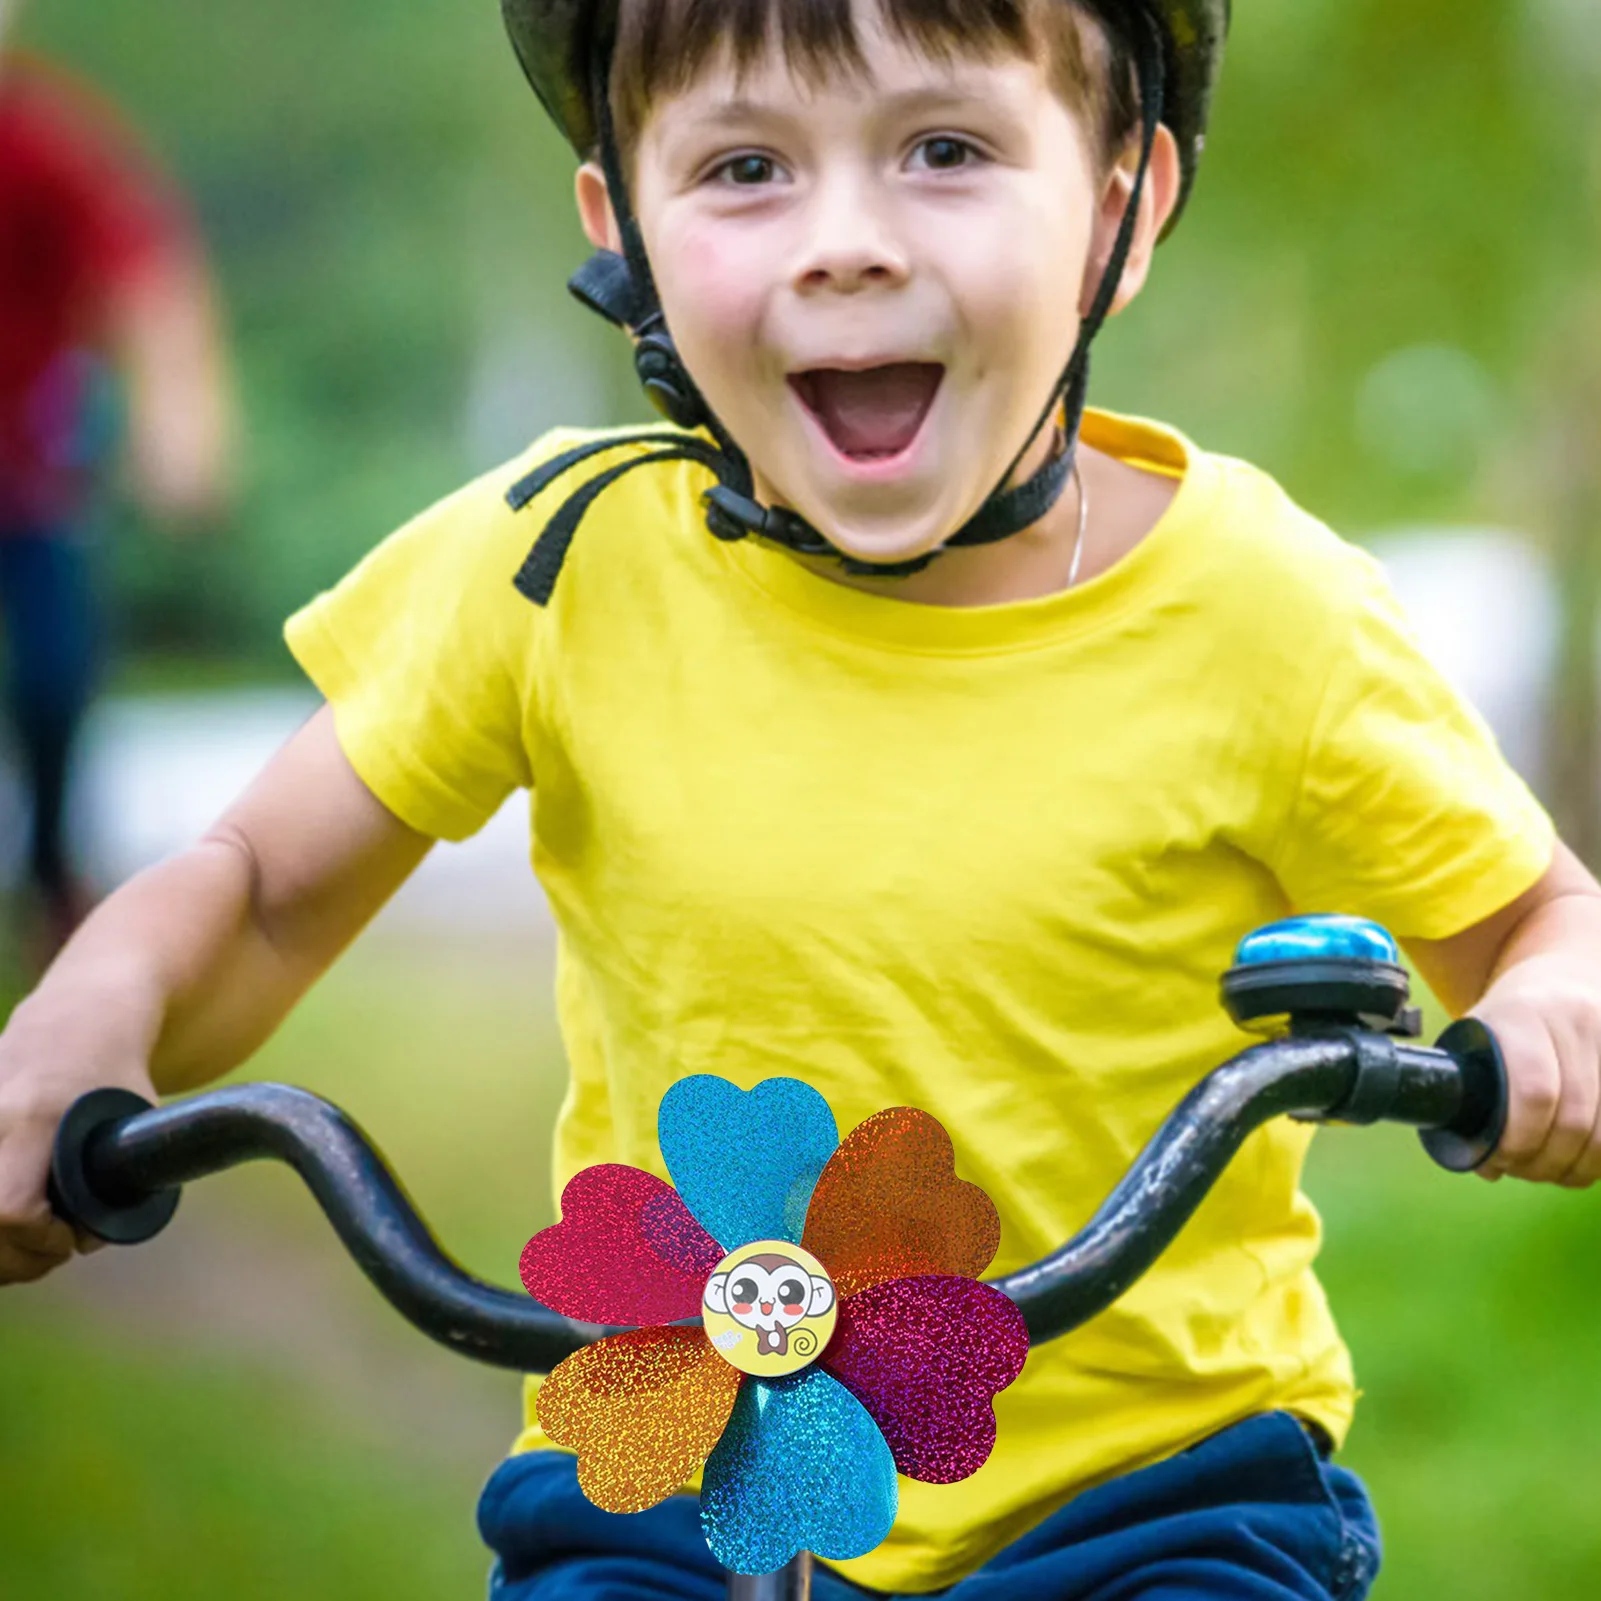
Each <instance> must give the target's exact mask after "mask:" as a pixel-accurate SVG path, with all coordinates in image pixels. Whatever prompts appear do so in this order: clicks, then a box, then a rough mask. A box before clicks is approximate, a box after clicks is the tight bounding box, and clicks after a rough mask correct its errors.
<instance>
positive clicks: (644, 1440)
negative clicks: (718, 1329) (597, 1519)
mask: <svg viewBox="0 0 1601 1601" xmlns="http://www.w3.org/2000/svg"><path fill="white" fill-rule="evenodd" d="M739 1384H740V1375H739V1373H738V1372H737V1370H735V1369H734V1368H732V1367H730V1366H729V1365H728V1363H726V1362H725V1361H723V1359H722V1358H721V1357H720V1356H719V1355H718V1354H717V1352H716V1351H714V1350H713V1349H712V1346H711V1344H710V1342H709V1341H708V1340H707V1338H706V1334H705V1331H704V1330H702V1329H698V1328H660V1329H631V1330H629V1332H628V1333H626V1334H613V1335H611V1336H610V1337H609V1338H607V1339H604V1340H597V1341H596V1342H595V1343H594V1344H593V1345H588V1346H585V1347H584V1349H583V1350H582V1351H575V1352H574V1353H573V1354H572V1355H571V1356H570V1357H568V1358H567V1359H566V1360H565V1361H563V1362H560V1363H558V1364H557V1366H556V1367H555V1369H554V1370H553V1371H552V1373H551V1375H550V1377H549V1378H548V1379H546V1380H545V1382H544V1384H542V1385H541V1386H540V1389H539V1399H538V1402H537V1403H536V1408H535V1410H536V1411H537V1413H538V1416H539V1424H540V1427H541V1428H542V1429H544V1431H545V1433H546V1434H548V1435H549V1436H550V1437H551V1439H553V1440H555V1441H556V1442H557V1444H559V1445H565V1446H569V1447H571V1449H573V1450H574V1451H576V1452H577V1453H578V1483H579V1485H580V1486H581V1487H582V1489H583V1492H584V1494H585V1495H587V1496H588V1497H589V1499H590V1500H591V1501H593V1502H594V1503H595V1505H596V1506H598V1507H599V1508H601V1510H602V1511H604V1512H643V1511H645V1509H646V1508H647V1507H653V1506H655V1505H656V1504H657V1503H658V1502H660V1501H665V1500H666V1499H667V1497H668V1496H670V1495H671V1494H672V1493H673V1491H674V1490H676V1489H678V1488H679V1487H680V1486H681V1485H682V1484H683V1483H684V1481H685V1480H686V1479H687V1478H689V1476H690V1475H691V1474H692V1473H693V1472H694V1471H695V1469H696V1468H698V1467H699V1466H700V1465H701V1463H703V1462H704V1461H705V1460H706V1458H707V1457H708V1456H709V1455H710V1454H711V1449H712V1447H713V1446H714V1445H716V1444H717V1442H718V1440H719V1439H720V1438H721V1437H722V1432H723V1428H724V1426H725V1425H726V1424H727V1422H728V1414H729V1413H730V1412H731V1411H732V1410H733V1406H734V1397H735V1395H737V1394H738V1392H739Z"/></svg>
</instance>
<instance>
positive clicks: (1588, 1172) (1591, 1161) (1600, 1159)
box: [1561, 1097, 1601, 1190]
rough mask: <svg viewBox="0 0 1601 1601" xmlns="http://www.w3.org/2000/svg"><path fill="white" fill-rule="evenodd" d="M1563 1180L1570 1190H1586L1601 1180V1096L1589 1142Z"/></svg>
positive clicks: (1597, 1104) (1563, 1176)
mask: <svg viewBox="0 0 1601 1601" xmlns="http://www.w3.org/2000/svg"><path fill="white" fill-rule="evenodd" d="M1561 1182H1562V1183H1563V1184H1565V1185H1566V1186H1567V1187H1568V1188H1569V1189H1570V1190H1585V1189H1588V1188H1589V1187H1590V1186H1591V1185H1592V1184H1595V1183H1597V1182H1601V1097H1598V1098H1597V1102H1596V1113H1595V1120H1594V1122H1592V1123H1591V1125H1590V1139H1589V1143H1588V1144H1586V1146H1585V1147H1584V1149H1583V1150H1582V1151H1580V1152H1579V1154H1578V1156H1577V1157H1576V1158H1575V1159H1574V1162H1573V1165H1572V1167H1570V1168H1569V1169H1568V1171H1567V1172H1566V1173H1564V1174H1563V1175H1562V1179H1561Z"/></svg>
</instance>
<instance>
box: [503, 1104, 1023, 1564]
mask: <svg viewBox="0 0 1601 1601" xmlns="http://www.w3.org/2000/svg"><path fill="white" fill-rule="evenodd" d="M658 1135H659V1138H660V1142H661V1152H662V1157H663V1159H664V1160H665V1162H666V1165H667V1171H668V1172H669V1173H670V1174H671V1175H672V1179H673V1184H674V1185H676V1188H674V1187H673V1186H672V1185H668V1184H666V1183H664V1182H663V1181H662V1180H661V1179H658V1178H656V1177H655V1176H654V1175H652V1174H650V1173H646V1172H642V1171H641V1170H640V1169H638V1168H633V1167H624V1166H621V1165H616V1164H607V1165H603V1166H598V1167H590V1168H585V1169H584V1170H583V1171H582V1172H580V1173H578V1174H577V1175H576V1176H575V1177H574V1178H573V1179H572V1181H571V1182H570V1183H569V1184H568V1185H567V1187H566V1189H565V1190H564V1191H563V1193H562V1200H561V1222H559V1223H558V1224H556V1225H555V1226H554V1227H553V1228H548V1229H545V1230H544V1231H543V1232H541V1233H539V1234H537V1235H535V1237H534V1238H533V1239H532V1240H530V1241H529V1242H528V1247H527V1249H526V1250H525V1251H524V1252H523V1257H522V1278H523V1283H524V1284H525V1285H526V1286H527V1289H528V1291H529V1293H530V1294H531V1295H533V1296H534V1297H535V1298H536V1299H537V1300H539V1301H541V1302H543V1303H544V1304H545V1305H546V1306H548V1307H551V1308H552V1309H554V1310H555V1311H558V1312H561V1313H563V1314H564V1315H566V1316H568V1317H574V1318H581V1319H584V1320H586V1321H592V1322H598V1323H607V1324H613V1325H623V1326H625V1327H626V1330H627V1332H625V1333H621V1334H614V1335H611V1336H608V1337H607V1338H605V1339H602V1340H599V1341H597V1342H596V1343H595V1344H593V1345H590V1346H588V1347H586V1348H585V1349H583V1350H581V1351H579V1352H577V1353H575V1354H574V1355H572V1356H570V1357H568V1358H567V1359H566V1361H564V1362H562V1363H561V1364H560V1365H559V1366H558V1367H557V1368H556V1369H555V1371H554V1372H552V1373H551V1375H550V1377H549V1378H548V1379H547V1380H546V1381H545V1383H544V1385H543V1387H542V1388H541V1390H540V1392H539V1398H538V1403H537V1408H538V1416H539V1422H540V1425H541V1427H542V1428H543V1429H544V1431H545V1433H546V1435H548V1436H549V1438H550V1439H552V1440H553V1441H555V1442H557V1443H558V1444H561V1445H565V1446H567V1447H569V1448H570V1449H572V1450H574V1451H575V1452H577V1454H578V1479H579V1483H580V1485H581V1486H582V1487H583V1490H584V1493H585V1494H586V1495H587V1496H588V1497H589V1499H590V1500H591V1501H593V1502H594V1503H595V1504H596V1505H597V1506H599V1507H603V1508H604V1509H606V1510H607V1511H610V1512H639V1511H644V1510H645V1509H646V1508H648V1507H652V1506H655V1505H656V1504H657V1503H658V1502H660V1501H662V1500H664V1499H665V1498H666V1497H667V1496H669V1495H671V1494H672V1493H673V1492H674V1491H675V1490H678V1489H679V1488H681V1487H682V1486H683V1485H684V1484H685V1482H686V1481H687V1480H688V1479H690V1478H691V1476H692V1475H693V1474H694V1472H695V1471H696V1469H697V1468H701V1466H702V1464H704V1472H703V1475H702V1486H701V1501H700V1509H701V1522H702V1526H703V1528H704V1530H705V1533H706V1539H707V1543H708V1545H709V1546H710V1547H711V1550H712V1553H713V1555H714V1556H715V1557H716V1558H717V1560H718V1561H719V1562H720V1563H721V1564H722V1565H723V1566H724V1567H725V1568H727V1569H729V1570H730V1571H732V1572H735V1573H746V1574H756V1573H770V1572H773V1571H776V1570H777V1569H778V1568H781V1567H782V1566H783V1565H784V1564H785V1563H786V1562H788V1561H789V1560H790V1559H791V1558H792V1557H794V1556H795V1555H797V1554H798V1553H799V1552H801V1551H803V1550H810V1551H814V1552H816V1553H817V1554H818V1555H819V1556H824V1557H829V1558H832V1559H834V1560H844V1559H846V1558H849V1557H854V1556H861V1555H863V1554H864V1553H866V1552H867V1551H870V1550H872V1549H873V1547H874V1546H876V1545H877V1544H878V1543H879V1542H880V1541H881V1540H883V1539H884V1537H885V1536H886V1535H887V1534H888V1533H889V1529H890V1525H891V1524H892V1523H893V1522H894V1519H895V1509H896V1503H897V1497H898V1491H897V1481H896V1471H897V1470H899V1472H901V1473H903V1474H905V1475H906V1476H907V1477H908V1478H913V1479H921V1480H925V1481H927V1482H930V1483H935V1484H948V1483H954V1482H955V1481H957V1480H960V1479H964V1478H966V1477H967V1476H968V1475H969V1474H972V1473H974V1472H976V1471H977V1470H978V1468H980V1467H981V1466H982V1465H983V1463H984V1461H985V1460H986V1458H987V1457H988V1456H989V1453H990V1451H991V1449H992V1447H993V1446H994V1443H995V1413H994V1405H993V1402H994V1397H995V1395H996V1394H997V1393H998V1392H999V1391H1001V1390H1003V1389H1005V1387H1006V1386H1007V1385H1008V1384H1010V1383H1011V1382H1012V1380H1013V1379H1015V1378H1016V1377H1017V1375H1018V1373H1019V1372H1020V1371H1021V1369H1022V1366H1023V1361H1024V1358H1025V1356H1026V1355H1027V1353H1028V1334H1027V1331H1026V1329H1025V1328H1024V1325H1023V1320H1022V1317H1021V1315H1020V1314H1019V1313H1018V1310H1017V1308H1016V1307H1015V1306H1013V1304H1012V1303H1011V1302H1010V1301H1009V1300H1007V1299H1006V1297H1005V1296H1003V1295H1002V1294H1001V1293H1000V1292H999V1291H997V1290H994V1289H992V1288H991V1287H990V1286H989V1285H986V1284H981V1283H979V1282H978V1275H979V1274H980V1273H981V1272H983V1270H984V1269H985V1268H986V1267H987V1266H988V1265H989V1263H990V1260H991V1258H992V1257H993V1256H994V1254H995V1249H996V1246H997V1244H998V1242H999V1237H1000V1222H999V1219H998V1217H997V1215H996V1212H995V1207H994V1205H993V1204H992V1203H991V1202H990V1199H989V1197H988V1196H986V1195H985V1194H984V1192H983V1191H982V1190H981V1189H979V1187H978V1186H977V1185H975V1184H969V1183H966V1182H964V1181H962V1180H960V1179H958V1178H957V1177H956V1171H955V1162H954V1153H953V1150H952V1146H951V1141H950V1138H949V1136H948V1135H947V1134H946V1132H945V1130H944V1129H943V1128H942V1127H941V1126H940V1124H939V1123H938V1122H937V1121H936V1120H935V1119H934V1118H932V1117H930V1116H929V1115H928V1114H927V1113H924V1112H920V1111H916V1110H914V1109H913V1108H910V1107H894V1108H892V1109H890V1110H888V1111H884V1112H879V1113H877V1114H876V1115H874V1116H872V1117H869V1118H868V1119H867V1120H866V1121H865V1122H863V1123H860V1124H858V1125H857V1127H856V1128H855V1129H853V1130H852V1131H851V1133H850V1134H849V1135H847V1136H846V1137H845V1139H844V1140H843V1141H842V1140H841V1139H840V1138H839V1133H838V1129H837V1127H836V1125H835V1122H834V1116H833V1113H832V1112H831V1111H830V1110H829V1108H828V1103H827V1102H826V1101H824V1099H823V1098H822V1096H821V1095H819V1094H818V1093H817V1092H816V1091H815V1090H813V1089H811V1088H810V1087H809V1086H807V1085H805V1084H803V1083H801V1082H799V1081H798V1080H796V1079H785V1078H778V1079H768V1080H766V1081H765V1082H764V1083H761V1084H758V1085H757V1086H756V1088H755V1089H754V1090H751V1091H749V1092H745V1091H742V1090H740V1089H738V1088H737V1087H736V1086H734V1085H732V1084H730V1083H727V1082H726V1081H725V1080H723V1079H720V1078H715V1077H712V1076H699V1077H695V1078H687V1079H684V1080H682V1081H680V1082H679V1083H677V1084H675V1085H674V1086H673V1087H672V1088H671V1089H670V1090H669V1091H668V1092H667V1094H666V1095H665V1096H664V1097H663V1099H662V1103H661V1109H660V1114H659V1118H658ZM697 1315H698V1316H699V1317H700V1319H701V1322H700V1323H699V1324H695V1323H691V1322H687V1321H686V1320H691V1319H694V1318H695V1317H696V1316H697Z"/></svg>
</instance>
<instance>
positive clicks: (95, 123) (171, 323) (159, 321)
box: [0, 0, 233, 957]
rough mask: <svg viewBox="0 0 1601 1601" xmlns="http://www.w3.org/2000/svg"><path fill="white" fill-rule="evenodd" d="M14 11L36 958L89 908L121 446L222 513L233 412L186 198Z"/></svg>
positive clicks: (2, 567)
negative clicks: (73, 809) (85, 793)
mask: <svg viewBox="0 0 1601 1601" xmlns="http://www.w3.org/2000/svg"><path fill="white" fill-rule="evenodd" d="M16 9H17V8H16V5H15V4H14V3H13V0H0V623H3V627H4V633H5V649H6V656H7V667H8V674H7V685H6V688H7V696H8V701H9V710H10V713H11V718H12V722H13V724H14V726H15V730H16V734H17V739H18V744H19V747H20V754H21V757H22V761H23V765H24V767H25V770H26V776H27V780H28V788H29V792H30V797H31V803H32V808H31V809H32V822H31V838H30V844H29V851H28V873H29V879H30V883H31V887H32V890H33V900H34V902H35V919H36V921H35V926H36V929H37V936H36V943H37V944H38V945H39V946H40V947H41V949H39V950H38V951H37V952H36V954H37V955H39V956H41V957H47V956H48V955H49V954H51V953H52V952H53V950H54V948H55V947H56V946H58V945H59V944H60V943H61V942H62V941H63V940H64V939H65V938H66V936H67V935H68V934H69V933H70V931H71V929H72V928H73V926H74V925H75V924H76V922H77V921H78V919H79V918H80V917H81V916H82V914H83V912H84V911H85V910H86V909H87V904H88V900H89V896H88V894H87V892H86V889H85V887H84V884H83V881H82V880H81V878H80V877H79V875H78V873H77V872H76V871H75V870H74V867H73V865H72V862H71V860H70V856H69V852H68V848H67V842H66V838H65V827H64V825H65V812H66V797H67V786H68V778H69V774H70V769H71V760H72V755H73V750H74V746H75V742H76V736H77V733H78V730H79V728H80V726H81V724H82V720H83V714H84V712H85V710H86V708H87V706H88V702H89V697H90V693H91V690H92V687H93V684H94V679H95V672H96V665H97V660H98V657H99V654H100V642H101V632H102V630H101V627H100V619H99V614H98V610H97V606H96V602H95V595H94V585H93V569H92V562H91V557H92V548H91V547H92V529H93V525H94V522H95V515H96V511H97V509H98V506H99V503H100V501H101V500H102V498H103V496H104V493H105V491H106V488H107V486H108V482H109V479H110V476H111V469H112V468H113V466H114V465H115V463H116V461H117V459H118V458H119V457H121V458H123V459H124V460H125V462H126V466H127V469H128V472H127V481H128V487H129V488H130V489H131V490H132V492H133V493H134V495H135V496H136V498H137V499H138V500H139V501H140V502H141V503H142V505H143V506H144V507H145V509H146V510H147V511H149V512H150V513H151V514H152V515H154V516H155V517H157V518H158V519H160V520H162V521H165V522H168V523H171V524H174V525H178V526H183V525H193V524H201V523H205V522H207V521H209V520H211V519H212V518H214V517H216V516H217V515H218V514H219V513H220V512H221V510H222V503H223V501H224V499H225V496H226V490H227V483H228V478H229V466H230V456H231V441H232V410H233V408H232V391H231V386H230V383H229V380H228V376H227V371H226V364H225V361H224V359H223V354H222V349H221V344H220V341H219V338H218V319H217V316H216V310H215V299H214V296H213V294H212V289H211V283H210V276H209V273H208V271H207V268H206V263H205V259H204V255H203V252H202V249H201V246H200V243H199V239H198V235H197V232H196V230H195V227H194V225H193V222H192V220H191V219H190V217H189V214H188V211H187V208H186V207H185V206H184V204H183V202H182V200H181V198H180V196H179V195H178V193H177V192H176V190H175V189H174V187H173V186H172V185H171V184H170V183H169V182H168V180H167V179H166V178H165V177H164V176H163V175H162V174H161V173H160V172H159V171H158V170H157V168H156V167H155V166H154V164H153V163H152V161H151V160H150V158H149V157H148V155H147V154H146V153H145V152H144V151H143V150H142V148H141V146H140V144H139V142H138V140H137V139H136V137H135V136H134V135H133V134H132V133H131V131H130V130H129V129H128V128H127V127H126V126H125V125H124V124H123V123H122V121H121V120H120V119H119V118H118V117H117V116H116V115H115V113H113V112H112V110H111V109H110V108H109V107H108V106H107V105H105V104H104V103H103V102H102V101H101V100H100V99H98V98H97V97H96V96H94V95H93V94H92V93H91V92H90V91H89V90H87V89H86V88H85V87H83V86H82V85H81V84H79V83H78V82H76V81H74V80H73V79H71V78H69V77H68V76H67V75H66V74H64V73H62V72H61V71H60V70H58V69H57V68H55V67H53V66H48V65H46V64H45V63H43V62H41V61H39V60H38V59H37V58H34V57H32V56H26V55H23V54H21V53H19V52H14V51H13V50H12V49H11V42H10V38H9V34H10V31H11V29H12V26H13V24H14V22H15V12H16Z"/></svg>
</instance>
